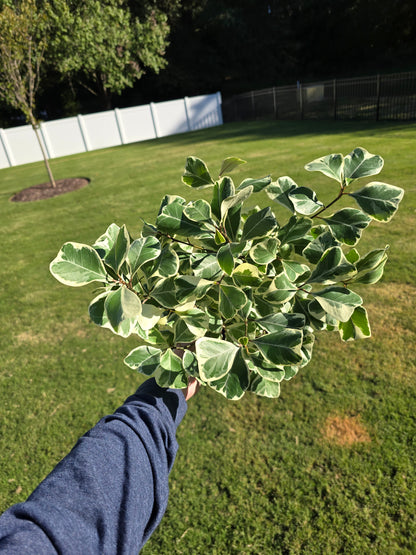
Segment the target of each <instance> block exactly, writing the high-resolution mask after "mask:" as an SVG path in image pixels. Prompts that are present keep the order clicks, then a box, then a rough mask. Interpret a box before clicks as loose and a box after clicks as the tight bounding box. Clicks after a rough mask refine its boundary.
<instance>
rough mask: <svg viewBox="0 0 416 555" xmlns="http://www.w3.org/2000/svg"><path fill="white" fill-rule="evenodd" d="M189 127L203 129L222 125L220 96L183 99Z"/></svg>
mask: <svg viewBox="0 0 416 555" xmlns="http://www.w3.org/2000/svg"><path fill="white" fill-rule="evenodd" d="M185 102H186V107H187V113H188V118H189V123H190V127H191V129H192V130H194V129H204V128H205V127H213V126H215V125H221V124H222V113H221V95H220V94H219V93H218V94H215V95H209V96H206V95H204V96H193V97H192V98H188V97H187V98H185Z"/></svg>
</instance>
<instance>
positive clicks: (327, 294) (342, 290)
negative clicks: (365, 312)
mask: <svg viewBox="0 0 416 555" xmlns="http://www.w3.org/2000/svg"><path fill="white" fill-rule="evenodd" d="M314 297H315V299H316V300H317V301H318V303H319V304H320V305H321V307H322V308H323V309H324V310H325V312H327V313H328V314H329V315H330V316H332V318H335V320H339V321H340V322H347V321H348V320H349V319H350V318H351V315H352V313H353V312H354V310H355V309H356V308H357V306H360V305H361V304H362V302H363V300H362V298H361V297H360V296H359V295H357V293H354V292H353V291H350V290H349V289H347V288H346V287H328V288H326V289H323V290H322V291H319V293H314Z"/></svg>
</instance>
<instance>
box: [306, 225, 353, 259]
mask: <svg viewBox="0 0 416 555" xmlns="http://www.w3.org/2000/svg"><path fill="white" fill-rule="evenodd" d="M338 245H339V242H338V241H337V240H336V239H335V237H334V236H333V235H332V233H331V232H330V231H325V232H324V233H321V235H318V237H317V238H316V239H314V240H313V241H311V242H310V243H309V245H308V246H306V247H305V248H304V249H303V251H302V255H303V256H304V257H305V258H306V260H308V262H311V263H312V264H317V263H318V262H319V260H320V259H321V256H322V255H323V254H324V252H325V251H326V250H327V249H329V248H330V247H336V246H338ZM350 262H351V261H350Z"/></svg>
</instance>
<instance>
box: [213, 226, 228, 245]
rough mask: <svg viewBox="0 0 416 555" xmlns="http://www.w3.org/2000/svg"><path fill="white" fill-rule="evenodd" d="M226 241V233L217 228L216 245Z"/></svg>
mask: <svg viewBox="0 0 416 555" xmlns="http://www.w3.org/2000/svg"><path fill="white" fill-rule="evenodd" d="M225 242H226V239H225V237H224V235H223V234H222V233H221V232H220V231H219V230H218V229H216V230H215V244H216V245H222V244H223V243H225Z"/></svg>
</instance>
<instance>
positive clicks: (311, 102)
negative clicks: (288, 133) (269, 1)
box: [223, 72, 416, 121]
mask: <svg viewBox="0 0 416 555" xmlns="http://www.w3.org/2000/svg"><path fill="white" fill-rule="evenodd" d="M223 115H224V121H239V120H250V119H251V120H253V119H264V118H267V119H271V118H274V119H331V118H333V119H364V120H379V119H386V120H389V119H390V120H410V119H415V118H416V72H408V73H398V74H391V75H382V76H380V75H374V76H370V77H362V78H353V79H337V80H335V79H334V80H332V81H320V82H317V83H307V84H300V83H299V84H298V85H297V86H289V87H273V88H269V89H262V90H258V91H250V92H247V93H243V94H240V95H236V96H234V97H231V98H228V99H224V101H223Z"/></svg>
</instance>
